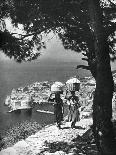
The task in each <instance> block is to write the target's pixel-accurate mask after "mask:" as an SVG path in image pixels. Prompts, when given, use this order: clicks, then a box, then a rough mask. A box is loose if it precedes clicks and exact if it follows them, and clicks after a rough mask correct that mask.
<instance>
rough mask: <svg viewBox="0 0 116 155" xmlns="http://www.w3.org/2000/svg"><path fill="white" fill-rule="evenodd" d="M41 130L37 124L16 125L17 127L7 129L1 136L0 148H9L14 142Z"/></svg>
mask: <svg viewBox="0 0 116 155" xmlns="http://www.w3.org/2000/svg"><path fill="white" fill-rule="evenodd" d="M41 128H42V126H40V125H39V124H38V123H37V122H29V121H25V122H22V123H17V125H15V126H14V127H12V128H9V129H8V130H7V131H6V132H5V133H4V134H3V135H2V141H1V148H2V149H3V148H6V147H10V146H12V145H13V144H15V143H16V142H18V141H20V140H23V139H25V138H27V137H28V136H30V135H32V134H34V133H36V132H37V131H38V130H40V129H41Z"/></svg>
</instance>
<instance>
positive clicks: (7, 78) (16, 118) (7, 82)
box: [0, 61, 90, 131]
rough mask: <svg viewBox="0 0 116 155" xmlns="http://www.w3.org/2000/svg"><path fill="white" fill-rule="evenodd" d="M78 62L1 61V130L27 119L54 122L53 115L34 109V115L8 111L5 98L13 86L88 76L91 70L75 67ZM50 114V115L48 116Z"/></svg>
mask: <svg viewBox="0 0 116 155" xmlns="http://www.w3.org/2000/svg"><path fill="white" fill-rule="evenodd" d="M76 66H77V63H76V62H74V63H71V62H47V61H44V62H39V61H36V62H31V63H22V64H17V63H15V62H7V61H1V62H0V131H3V130H5V129H7V128H9V127H11V126H13V125H15V124H16V123H17V122H22V121H25V120H29V121H33V120H34V121H37V122H38V123H40V124H42V123H44V124H49V123H52V122H53V115H50V114H45V113H38V112H36V110H34V111H33V113H32V115H31V116H29V115H26V114H24V113H21V114H20V115H15V114H14V113H12V114H11V113H8V112H7V111H8V109H7V107H6V106H4V100H5V98H6V96H7V95H8V94H10V93H11V91H12V89H13V88H18V87H20V86H25V85H28V84H31V83H33V82H36V81H46V80H47V81H62V82H65V81H66V80H67V79H68V78H69V77H71V76H74V75H78V76H81V77H82V76H88V75H89V74H90V73H89V72H83V71H82V70H79V72H77V70H76V69H75V68H76ZM48 108H51V109H52V107H48ZM47 115H49V117H48V116H47Z"/></svg>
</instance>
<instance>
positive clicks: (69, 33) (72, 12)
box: [0, 0, 116, 69]
mask: <svg viewBox="0 0 116 155" xmlns="http://www.w3.org/2000/svg"><path fill="white" fill-rule="evenodd" d="M106 2H107V3H106ZM106 2H105V1H101V7H102V10H103V15H104V19H103V21H104V22H103V23H104V25H103V26H104V29H105V33H106V34H105V35H106V38H108V41H109V47H110V52H111V59H112V60H115V57H116V55H115V48H114V43H115V39H114V32H115V29H116V28H115V27H116V23H115V22H112V20H114V19H115V18H116V14H115V9H116V6H115V4H114V3H113V2H112V1H110V0H107V1H106ZM87 3H88V1H87V0H78V1H76V0H73V1H72V0H68V1H67V0H54V1H53V0H49V1H48V0H44V1H42V0H34V1H33V0H19V1H18V0H5V1H2V2H1V8H2V9H1V12H0V14H1V19H4V18H5V17H10V18H11V20H12V24H13V25H14V26H16V27H18V24H19V23H20V24H23V26H24V30H25V33H26V34H24V35H23V34H22V35H20V36H18V38H17V37H16V36H15V35H14V34H12V33H10V32H8V31H6V30H5V31H4V32H1V36H2V37H1V38H2V40H3V42H2V44H1V46H0V47H1V48H2V49H3V51H4V53H5V54H6V55H8V56H9V57H10V58H12V57H13V58H14V59H15V60H17V61H22V60H32V59H36V58H37V57H38V56H39V55H40V54H39V53H38V52H36V53H33V48H34V46H35V45H36V46H37V48H38V51H39V50H40V49H41V47H45V44H44V42H43V41H42V33H49V32H51V31H53V32H54V34H56V33H57V34H58V36H59V38H60V39H61V40H62V43H63V46H64V47H65V48H66V49H71V50H73V51H76V52H83V55H84V56H86V57H87V58H83V60H86V61H87V62H88V65H89V66H88V67H84V68H86V69H92V67H93V66H95V61H96V57H95V52H94V51H95V49H94V46H93V44H91V43H92V42H93V40H94V34H93V30H92V26H91V22H90V19H89V16H88V7H87V6H88V5H87ZM4 10H5V11H4ZM30 36H31V39H30V40H29V39H28V38H29V37H30ZM6 38H7V39H6ZM80 67H83V66H80Z"/></svg>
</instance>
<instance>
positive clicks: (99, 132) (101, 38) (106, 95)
mask: <svg viewBox="0 0 116 155" xmlns="http://www.w3.org/2000/svg"><path fill="white" fill-rule="evenodd" d="M88 12H89V18H90V23H91V29H92V31H93V34H94V46H95V54H96V58H97V68H96V69H97V74H96V90H95V96H94V101H93V133H94V137H95V141H96V145H97V147H98V150H99V151H100V153H101V154H102V155H115V154H116V141H115V135H114V131H113V124H112V121H111V119H112V97H113V88H114V85H113V77H112V72H111V66H110V56H109V46H108V43H107V39H106V38H105V35H104V34H105V32H104V28H103V23H102V19H103V17H102V11H101V8H100V4H99V0H88Z"/></svg>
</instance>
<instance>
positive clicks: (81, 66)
mask: <svg viewBox="0 0 116 155" xmlns="http://www.w3.org/2000/svg"><path fill="white" fill-rule="evenodd" d="M79 68H82V69H86V70H90V67H89V66H85V65H78V66H77V67H76V69H79Z"/></svg>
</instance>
